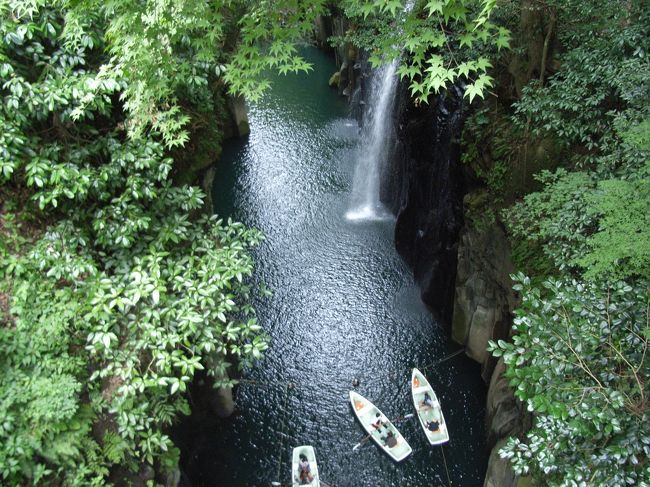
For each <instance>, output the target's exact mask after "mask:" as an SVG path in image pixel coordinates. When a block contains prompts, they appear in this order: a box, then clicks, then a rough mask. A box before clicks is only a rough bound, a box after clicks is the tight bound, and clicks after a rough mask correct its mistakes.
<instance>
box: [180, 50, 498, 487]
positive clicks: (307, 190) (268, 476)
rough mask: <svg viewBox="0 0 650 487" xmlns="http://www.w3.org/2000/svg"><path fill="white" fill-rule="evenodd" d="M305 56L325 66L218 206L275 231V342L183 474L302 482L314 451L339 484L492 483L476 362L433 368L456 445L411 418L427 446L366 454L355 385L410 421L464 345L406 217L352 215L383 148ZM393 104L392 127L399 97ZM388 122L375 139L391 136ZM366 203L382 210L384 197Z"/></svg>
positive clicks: (188, 439)
mask: <svg viewBox="0 0 650 487" xmlns="http://www.w3.org/2000/svg"><path fill="white" fill-rule="evenodd" d="M305 55H306V56H307V58H308V59H309V60H310V61H311V62H312V63H314V65H315V69H314V72H313V73H312V74H310V75H304V76H302V75H301V76H294V77H279V78H277V79H275V84H274V86H273V88H272V90H271V91H270V93H269V94H268V95H267V96H265V98H264V99H263V100H262V101H260V102H259V103H257V104H255V105H253V106H251V107H250V125H251V134H250V136H249V137H248V138H247V139H242V140H233V141H230V142H229V143H228V144H227V145H226V147H224V153H223V156H222V158H221V160H220V162H219V165H218V168H217V176H216V183H215V187H214V192H213V197H214V200H215V211H216V212H217V213H218V214H220V215H222V216H224V217H232V218H234V219H237V220H239V221H242V222H244V223H245V224H247V225H250V226H254V227H257V228H259V229H260V230H262V231H263V233H264V234H265V235H266V240H265V241H264V242H263V243H262V244H261V245H260V246H259V247H258V248H257V249H256V250H255V252H254V257H255V259H256V263H257V267H256V272H255V276H254V280H255V284H260V283H264V284H265V285H266V286H268V287H269V288H271V289H272V290H273V293H274V294H273V296H272V297H270V298H265V299H260V300H259V301H257V302H256V303H255V307H256V309H257V312H258V319H259V322H260V323H261V324H262V325H263V327H264V329H265V332H266V333H267V334H268V336H269V339H270V348H269V350H268V351H267V354H266V357H265V358H264V360H262V361H261V362H259V363H258V364H257V366H256V367H255V368H254V369H253V370H247V371H244V375H245V377H246V379H247V382H246V383H243V384H242V385H241V386H239V387H238V388H237V390H236V401H237V411H236V414H235V415H233V416H232V417H231V418H228V419H223V420H221V419H218V418H214V417H212V418H209V419H206V418H205V417H198V416H190V417H189V418H187V419H186V420H184V421H183V422H182V423H181V424H180V425H179V427H178V429H177V430H178V434H177V436H176V438H177V441H178V442H179V444H180V445H181V449H182V465H183V469H184V471H185V473H186V474H187V476H188V477H189V480H190V481H191V483H192V485H193V486H197V487H200V486H206V487H207V486H210V487H220V486H224V487H240V486H241V487H243V486H260V487H267V486H269V485H271V482H273V481H278V482H281V483H282V484H284V485H287V483H288V482H289V481H290V464H289V461H290V455H291V449H292V447H294V446H297V445H303V444H311V445H313V446H314V448H315V450H316V455H317V458H318V461H319V466H320V471H321V475H322V478H323V480H325V481H326V482H327V483H328V484H329V485H331V486H333V487H343V486H352V487H356V486H368V487H378V486H379V487H384V486H386V487H390V486H415V487H418V486H422V487H425V486H447V485H449V484H450V483H451V485H453V486H457V487H477V486H480V485H482V483H483V480H482V479H483V475H484V472H485V468H486V463H487V455H486V452H485V437H484V431H483V414H484V412H483V411H484V410H483V408H484V403H485V387H484V385H483V383H482V381H481V379H480V375H479V374H480V372H479V370H478V366H477V365H476V364H474V363H472V362H471V361H469V360H468V359H466V358H465V357H464V356H463V355H459V356H456V357H454V358H452V359H450V360H447V361H445V362H443V363H441V364H439V365H438V366H436V367H430V368H428V369H427V376H428V378H429V380H430V382H431V384H432V385H433V387H434V388H435V389H436V391H437V393H438V395H439V397H440V400H441V403H442V406H443V408H444V413H445V417H446V420H447V423H448V427H449V431H450V433H451V441H450V442H449V443H448V444H446V445H445V446H444V447H442V448H441V447H431V446H429V444H428V443H427V441H426V439H425V437H424V434H423V433H422V432H421V431H420V429H419V428H420V426H419V424H417V423H416V422H415V420H413V419H411V420H405V421H401V422H399V423H397V426H398V428H399V429H400V431H401V432H402V434H403V435H404V436H405V437H406V439H407V440H408V441H409V443H410V444H411V446H412V447H413V454H412V455H411V456H410V457H409V458H407V459H406V460H404V461H403V462H401V463H399V464H396V463H394V462H393V461H392V460H391V459H390V458H388V456H386V455H385V454H384V453H383V452H381V451H380V450H379V449H378V448H377V447H376V446H375V445H374V444H372V443H365V444H364V445H363V446H362V447H361V448H359V449H358V450H357V451H353V450H352V448H353V446H354V445H355V444H356V443H357V442H359V440H360V439H361V438H362V437H363V436H364V431H363V430H362V429H361V427H360V425H359V424H358V422H357V421H356V419H355V418H354V415H353V413H352V410H351V407H350V405H349V401H348V392H349V390H350V389H351V388H352V387H353V386H352V383H353V380H354V379H355V378H356V379H358V380H359V381H360V384H359V385H358V386H357V387H356V389H355V390H357V392H359V393H361V394H363V395H365V396H366V397H368V398H369V399H371V400H372V401H374V402H375V404H377V405H378V406H379V407H380V408H381V409H382V410H383V411H384V413H385V414H386V415H387V416H389V417H392V418H395V417H399V416H402V415H404V414H407V413H410V412H412V411H413V405H412V403H411V399H410V393H409V391H410V389H409V378H410V370H411V367H413V366H416V365H417V366H424V365H426V364H432V363H435V362H436V361H438V360H440V359H442V358H443V357H445V356H447V355H448V354H450V353H452V352H454V351H455V350H456V348H455V347H454V346H453V345H451V344H450V343H449V341H448V339H447V338H446V336H445V333H444V332H443V331H442V329H441V327H440V326H439V325H438V324H437V323H436V322H435V321H434V320H433V318H432V317H431V314H430V313H429V311H428V310H427V309H426V308H425V307H424V305H423V304H422V303H421V300H420V297H419V290H418V289H417V287H416V286H415V285H414V283H413V279H412V274H411V272H410V270H409V269H408V268H407V266H406V265H405V263H404V262H403V261H402V260H401V259H400V257H399V256H398V255H397V253H396V252H395V249H394V244H393V226H394V221H393V220H392V219H387V218H383V219H361V220H354V221H351V220H350V219H348V218H346V214H348V212H349V210H350V208H349V204H350V201H351V192H352V187H353V180H354V173H355V168H356V167H357V162H358V161H361V163H362V164H363V161H364V160H365V158H366V156H367V154H365V152H366V151H367V149H366V148H365V147H367V146H366V145H365V144H364V143H363V142H362V141H360V140H359V129H358V126H357V124H356V122H355V121H354V120H351V119H349V118H348V115H347V114H348V107H347V105H346V103H345V101H344V100H342V99H341V98H339V97H338V96H337V94H336V92H335V91H334V90H330V89H329V88H328V87H327V79H328V77H329V75H330V74H331V72H333V71H334V70H335V66H334V65H333V62H332V61H331V60H330V59H329V58H327V57H326V56H325V55H324V54H322V53H321V52H319V51H317V50H315V49H308V50H307V51H306V52H305ZM385 76H389V77H392V78H394V76H393V75H391V74H390V72H386V73H385ZM387 96H388V95H387ZM384 103H385V108H383V109H380V108H379V107H377V108H376V111H375V113H376V115H375V116H376V117H377V118H382V117H383V116H384V115H381V116H380V112H381V111H382V110H384V111H386V110H390V108H389V105H390V104H391V103H392V100H384ZM384 113H385V112H384ZM380 122H381V120H377V124H378V127H377V129H376V130H377V131H378V133H377V134H373V132H374V131H375V128H374V127H373V128H372V129H369V131H370V133H371V136H377V137H381V135H382V134H381V130H383V129H381V128H380V127H379V125H380ZM377 177H378V175H377ZM372 184H375V185H376V184H378V183H377V182H373V183H372ZM355 191H356V190H355ZM352 200H353V201H356V200H355V199H354V198H352ZM354 208H357V209H359V210H363V209H364V208H367V209H368V211H369V212H370V213H372V214H374V215H378V214H381V213H382V210H381V209H380V207H379V206H378V201H377V199H376V197H375V196H372V195H371V196H367V195H366V196H364V197H363V198H360V199H359V205H358V206H354ZM288 384H294V385H295V387H293V388H292V389H289V388H288V387H287V385H288ZM443 448H444V450H443ZM443 453H444V456H443ZM447 471H448V474H449V479H448V477H447Z"/></svg>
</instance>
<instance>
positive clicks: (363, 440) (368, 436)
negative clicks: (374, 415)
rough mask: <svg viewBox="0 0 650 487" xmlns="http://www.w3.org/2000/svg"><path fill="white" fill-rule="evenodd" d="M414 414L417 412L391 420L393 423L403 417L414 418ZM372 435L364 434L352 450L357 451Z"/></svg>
mask: <svg viewBox="0 0 650 487" xmlns="http://www.w3.org/2000/svg"><path fill="white" fill-rule="evenodd" d="M413 416H415V414H413V413H409V414H406V415H404V416H402V417H401V418H395V419H393V420H391V423H397V422H398V421H402V420H403V419H409V418H412V417H413ZM371 436H372V435H366V436H364V437H363V438H362V439H361V441H360V442H359V443H357V444H356V445H354V446H353V447H352V451H355V450H356V449H357V448H359V447H360V446H361V445H363V444H364V443H365V442H366V441H368V440H369V439H370V437H371Z"/></svg>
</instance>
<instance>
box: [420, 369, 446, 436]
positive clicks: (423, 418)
mask: <svg viewBox="0 0 650 487" xmlns="http://www.w3.org/2000/svg"><path fill="white" fill-rule="evenodd" d="M425 394H428V395H429V397H430V398H431V401H432V404H433V405H432V406H427V405H425V404H424V397H425ZM411 395H412V396H413V405H414V406H415V411H416V412H417V413H418V418H419V420H420V424H421V425H422V429H423V430H424V434H425V435H426V436H427V440H429V443H431V444H432V445H440V444H441V443H445V442H447V441H449V430H447V423H446V422H445V417H444V416H443V415H442V408H441V407H440V401H438V397H437V396H436V393H435V392H433V387H431V385H430V384H429V382H428V381H427V379H426V377H424V375H423V374H422V372H420V371H419V370H418V369H413V373H412V374H411ZM431 422H434V423H435V422H437V423H438V429H437V430H435V431H432V430H431V429H430V428H429V427H428V426H427V425H429V424H431Z"/></svg>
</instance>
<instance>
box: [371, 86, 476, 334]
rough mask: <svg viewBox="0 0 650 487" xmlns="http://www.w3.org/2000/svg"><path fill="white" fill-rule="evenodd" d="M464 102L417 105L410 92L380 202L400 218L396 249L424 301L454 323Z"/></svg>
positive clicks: (450, 98) (402, 101)
mask: <svg viewBox="0 0 650 487" xmlns="http://www.w3.org/2000/svg"><path fill="white" fill-rule="evenodd" d="M461 104H462V98H461V96H460V93H451V94H449V95H447V96H440V97H438V98H437V99H436V100H435V102H432V103H431V104H430V105H421V106H416V105H414V103H413V101H412V100H411V98H410V96H409V93H408V90H407V87H406V86H402V87H401V88H400V94H399V99H398V103H397V107H398V113H397V127H398V129H397V139H398V141H397V147H396V151H395V156H394V157H393V158H392V163H391V167H390V168H389V172H390V177H389V178H388V180H389V181H391V183H390V185H389V186H388V187H385V188H383V191H382V193H383V194H382V200H384V201H386V202H387V203H388V204H389V206H391V207H392V208H393V209H394V210H395V211H396V213H397V223H396V226H395V246H396V247H397V251H398V252H399V253H400V255H402V257H403V258H404V259H405V260H406V261H407V262H408V263H409V265H410V266H411V268H412V269H413V272H414V276H415V279H416V280H417V282H418V284H419V285H420V288H421V290H422V299H423V301H424V302H425V303H426V304H427V305H428V306H429V307H430V309H432V310H433V311H434V312H436V313H438V314H439V315H440V317H441V318H442V322H443V323H450V322H451V315H452V310H453V295H454V281H455V276H456V256H457V254H458V246H457V245H458V235H459V232H460V229H461V227H462V224H463V208H462V199H463V193H464V182H463V175H462V171H461V168H460V146H459V142H460V134H461V130H462V123H463V120H462V117H461Z"/></svg>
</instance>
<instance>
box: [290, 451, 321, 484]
mask: <svg viewBox="0 0 650 487" xmlns="http://www.w3.org/2000/svg"><path fill="white" fill-rule="evenodd" d="M300 454H303V455H305V456H306V457H307V461H308V462H309V467H310V473H311V474H312V476H313V477H312V480H311V482H307V483H300V470H299V468H298V464H299V463H300ZM291 482H292V483H291V485H292V486H293V487H301V486H303V487H304V486H305V485H307V486H311V487H318V486H319V485H320V484H319V480H318V464H317V463H316V452H315V451H314V447H312V446H309V445H303V446H297V447H295V448H294V449H293V456H292V460H291Z"/></svg>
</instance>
